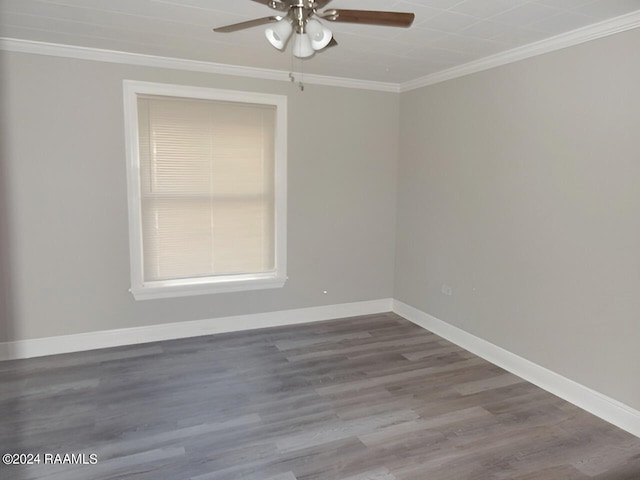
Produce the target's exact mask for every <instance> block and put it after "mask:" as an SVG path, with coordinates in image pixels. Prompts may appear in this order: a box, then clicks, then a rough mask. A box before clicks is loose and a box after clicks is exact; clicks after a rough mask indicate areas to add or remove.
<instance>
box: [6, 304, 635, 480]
mask: <svg viewBox="0 0 640 480" xmlns="http://www.w3.org/2000/svg"><path fill="white" fill-rule="evenodd" d="M0 381H1V382H2V390H1V391H0V412H1V415H2V430H1V431H0V452H1V453H6V452H11V453H41V454H44V453H51V454H65V453H73V454H85V455H87V458H88V455H90V454H93V453H95V454H97V458H98V461H97V463H96V464H95V465H73V464H64V465H49V464H47V465H45V464H44V462H41V463H40V464H39V465H31V466H5V465H2V466H0V478H2V479H12V480H31V479H47V480H85V479H91V480H103V479H104V480H106V479H110V480H114V479H134V480H143V479H148V480H162V479H167V480H233V479H243V480H323V479H326V480H427V479H428V480H445V479H449V480H466V479H470V480H555V479H561V480H579V479H596V480H639V479H640V439H638V438H636V437H633V436H631V435H629V434H627V433H625V432H623V431H621V430H619V429H617V428H615V427H613V426H611V425H609V424H607V423H605V422H603V421H601V420H599V419H597V418H595V417H593V416H591V415H589V414H587V413H585V412H584V411H582V410H580V409H578V408H577V407H574V406H572V405H570V404H568V403H566V402H564V401H562V400H560V399H558V398H556V397H554V396H553V395H551V394H549V393H546V392H544V391H542V390H541V389H539V388H537V387H535V386H533V385H531V384H528V383H526V382H524V381H523V380H521V379H520V378H518V377H516V376H514V375H511V374H509V373H507V372H505V371H504V370H501V369H500V368H498V367H496V366H494V365H491V364H489V363H487V362H485V361H484V360H482V359H480V358H478V357H475V356H474V355H472V354H470V353H468V352H466V351H464V350H461V349H460V348H458V347H456V346H454V345H452V344H450V343H449V342H447V341H445V340H443V339H441V338H439V337H437V336H436V335H434V334H432V333H430V332H427V331H425V330H423V329H421V328H419V327H417V326H414V325H413V324H411V323H409V322H407V321H406V320H404V319H402V318H400V317H398V316H396V315H394V314H391V313H389V314H382V315H371V316H364V317H354V318H350V319H342V320H336V321H331V322H322V323H313V324H307V325H300V326H292V327H283V328H274V329H265V330H257V331H251V332H241V333H233V334H225V335H217V336H206V337H198V338H191V339H184V340H173V341H167V342H158V343H152V344H144V345H137V346H131V347H121V348H113V349H105V350H96V351H91V352H80V353H74V354H67V355H58V356H51V357H43V358H35V359H28V360H18V361H10V362H3V363H0Z"/></svg>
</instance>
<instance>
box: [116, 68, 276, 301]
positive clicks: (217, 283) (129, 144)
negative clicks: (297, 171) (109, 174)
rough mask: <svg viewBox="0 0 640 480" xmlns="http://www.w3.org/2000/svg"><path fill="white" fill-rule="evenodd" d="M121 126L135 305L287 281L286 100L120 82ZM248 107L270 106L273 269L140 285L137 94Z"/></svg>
mask: <svg viewBox="0 0 640 480" xmlns="http://www.w3.org/2000/svg"><path fill="white" fill-rule="evenodd" d="M123 93H124V125H125V145H126V157H127V190H128V205H129V248H130V263H131V289H130V292H131V293H132V294H133V296H134V298H135V299H136V300H146V299H154V298H169V297H182V296H189V295H205V294H213V293H222V292H237V291H245V290H258V289H267V288H280V287H282V286H284V284H285V282H286V280H287V273H286V269H287V259H286V254H287V237H286V234H287V218H286V214H287V148H286V145H287V131H286V129H287V97H286V96H283V95H268V94H262V93H254V92H240V91H234V90H221V89H214V88H203V87H191V86H184V85H170V84H161V83H151V82H140V81H133V80H124V81H123ZM143 94H148V95H159V96H170V97H182V98H198V99H203V100H221V101H230V102H239V103H253V104H261V105H270V106H275V107H276V135H275V250H276V251H275V270H274V271H273V272H269V273H259V274H242V275H218V276H212V277H203V278H189V279H180V280H166V281H153V282H144V280H143V279H144V277H143V271H144V269H143V255H142V222H141V210H140V209H141V189H140V161H139V151H140V150H139V145H138V138H139V136H138V102H137V98H138V95H143Z"/></svg>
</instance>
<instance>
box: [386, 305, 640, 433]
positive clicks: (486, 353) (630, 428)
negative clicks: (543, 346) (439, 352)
mask: <svg viewBox="0 0 640 480" xmlns="http://www.w3.org/2000/svg"><path fill="white" fill-rule="evenodd" d="M393 311H394V313H396V314H398V315H400V316H401V317H403V318H406V319H407V320H409V321H410V322H412V323H415V324H416V325H418V326H420V327H422V328H424V329H426V330H429V331H430V332H433V333H435V334H436V335H438V336H440V337H442V338H445V339H447V340H449V341H450V342H452V343H455V344H456V345H458V346H459V347H461V348H464V349H465V350H467V351H469V352H471V353H473V354H475V355H478V356H479V357H481V358H484V359H485V360H487V361H489V362H491V363H493V364H494V365H498V366H499V367H501V368H504V369H505V370H507V371H508V372H511V373H513V374H514V375H517V376H519V377H521V378H523V379H525V380H526V381H528V382H530V383H533V384H534V385H537V386H539V387H540V388H542V389H544V390H546V391H548V392H550V393H552V394H554V395H556V396H558V397H560V398H562V399H564V400H566V401H568V402H570V403H572V404H574V405H576V406H578V407H580V408H582V409H583V410H586V411H587V412H589V413H591V414H593V415H595V416H597V417H600V418H601V419H603V420H605V421H607V422H609V423H611V424H613V425H615V426H617V427H619V428H621V429H623V430H626V431H627V432H629V433H631V434H633V435H635V436H636V437H640V411H638V410H635V409H633V408H631V407H629V406H628V405H625V404H623V403H621V402H619V401H617V400H614V399H613V398H610V397H607V396H606V395H603V394H602V393H599V392H596V391H595V390H592V389H590V388H588V387H585V386H584V385H581V384H579V383H577V382H574V381H573V380H570V379H568V378H566V377H563V376H562V375H559V374H557V373H555V372H552V371H551V370H548V369H546V368H544V367H541V366H540V365H537V364H535V363H533V362H531V361H529V360H527V359H525V358H522V357H520V356H518V355H516V354H514V353H511V352H509V351H507V350H505V349H503V348H501V347H498V346H497V345H494V344H492V343H490V342H487V341H486V340H483V339H481V338H479V337H476V336H475V335H472V334H470V333H468V332H465V331H464V330H461V329H459V328H457V327H454V326H453V325H450V324H448V323H446V322H443V321H442V320H439V319H437V318H435V317H433V316H431V315H429V314H428V313H425V312H423V311H421V310H418V309H416V308H414V307H412V306H410V305H407V304H405V303H403V302H400V301H398V300H393Z"/></svg>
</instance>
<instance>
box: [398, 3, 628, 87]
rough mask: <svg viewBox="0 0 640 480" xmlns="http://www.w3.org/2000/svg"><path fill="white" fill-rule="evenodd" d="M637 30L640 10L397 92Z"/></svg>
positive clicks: (412, 82)
mask: <svg viewBox="0 0 640 480" xmlns="http://www.w3.org/2000/svg"><path fill="white" fill-rule="evenodd" d="M638 27H640V11H637V12H633V13H629V14H627V15H622V16H620V17H615V18H612V19H609V20H605V21H604V22H600V23H596V24H593V25H589V26H586V27H582V28H578V29H576V30H573V31H571V32H567V33H563V34H561V35H556V36H555V37H551V38H546V39H544V40H540V41H539V42H535V43H530V44H528V45H524V46H522V47H518V48H514V49H512V50H508V51H506V52H501V53H497V54H495V55H491V56H489V57H485V58H481V59H479V60H475V61H473V62H469V63H465V64H464V65H459V66H457V67H453V68H450V69H447V70H443V71H441V72H437V73H434V74H432V75H427V76H425V77H421V78H416V79H415V80H410V81H408V82H405V83H402V84H400V85H399V87H400V92H408V91H410V90H415V89H417V88H421V87H426V86H428V85H434V84H436V83H441V82H444V81H446V80H452V79H454V78H458V77H463V76H465V75H470V74H472V73H477V72H482V71H484V70H489V69H491V68H495V67H499V66H502V65H506V64H508V63H513V62H518V61H520V60H524V59H526V58H530V57H535V56H538V55H542V54H545V53H549V52H553V51H556V50H561V49H563V48H567V47H572V46H574V45H578V44H580V43H585V42H589V41H591V40H596V39H598V38H602V37H607V36H609V35H613V34H616V33H621V32H625V31H627V30H632V29H634V28H638Z"/></svg>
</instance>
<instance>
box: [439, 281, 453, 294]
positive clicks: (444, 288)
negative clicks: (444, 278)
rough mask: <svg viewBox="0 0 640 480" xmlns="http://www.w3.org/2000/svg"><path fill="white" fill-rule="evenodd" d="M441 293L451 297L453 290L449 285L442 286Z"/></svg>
mask: <svg viewBox="0 0 640 480" xmlns="http://www.w3.org/2000/svg"><path fill="white" fill-rule="evenodd" d="M442 293H444V294H445V295H448V296H449V297H450V296H451V295H453V288H451V287H450V286H449V285H446V284H444V283H443V284H442Z"/></svg>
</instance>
